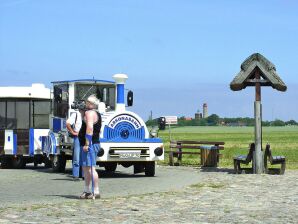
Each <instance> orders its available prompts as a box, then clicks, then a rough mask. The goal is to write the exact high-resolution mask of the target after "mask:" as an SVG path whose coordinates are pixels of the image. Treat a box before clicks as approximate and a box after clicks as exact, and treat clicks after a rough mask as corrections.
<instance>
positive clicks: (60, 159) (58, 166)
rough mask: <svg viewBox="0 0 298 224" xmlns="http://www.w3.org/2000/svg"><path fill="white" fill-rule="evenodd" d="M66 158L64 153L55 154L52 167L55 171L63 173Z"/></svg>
mask: <svg viewBox="0 0 298 224" xmlns="http://www.w3.org/2000/svg"><path fill="white" fill-rule="evenodd" d="M65 166H66V159H65V156H63V155H54V157H53V161H52V168H53V171H54V172H59V173H62V172H64V171H65Z"/></svg>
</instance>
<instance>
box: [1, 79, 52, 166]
mask: <svg viewBox="0 0 298 224" xmlns="http://www.w3.org/2000/svg"><path fill="white" fill-rule="evenodd" d="M50 113H51V91H50V89H49V88H46V87H45V86H44V85H43V84H32V86H29V87H0V163H1V167H2V168H12V167H13V168H23V167H25V165H26V163H32V162H34V164H35V166H36V165H37V164H40V163H45V164H46V166H50V165H51V162H50V161H49V160H48V159H47V157H44V156H43V152H42V136H45V135H47V134H48V132H49V130H50V129H49V118H50Z"/></svg>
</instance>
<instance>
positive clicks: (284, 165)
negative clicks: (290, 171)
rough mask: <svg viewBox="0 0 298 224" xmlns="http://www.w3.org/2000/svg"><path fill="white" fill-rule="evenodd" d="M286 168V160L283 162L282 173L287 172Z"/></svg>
mask: <svg viewBox="0 0 298 224" xmlns="http://www.w3.org/2000/svg"><path fill="white" fill-rule="evenodd" d="M285 170H286V161H284V162H283V163H282V164H281V168H280V175H283V174H285Z"/></svg>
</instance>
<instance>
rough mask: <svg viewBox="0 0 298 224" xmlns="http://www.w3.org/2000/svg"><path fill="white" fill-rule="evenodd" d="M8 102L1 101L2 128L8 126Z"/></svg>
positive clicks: (0, 118)
mask: <svg viewBox="0 0 298 224" xmlns="http://www.w3.org/2000/svg"><path fill="white" fill-rule="evenodd" d="M5 112H6V102H4V101H0V128H5V127H6V122H5V120H6V113H5Z"/></svg>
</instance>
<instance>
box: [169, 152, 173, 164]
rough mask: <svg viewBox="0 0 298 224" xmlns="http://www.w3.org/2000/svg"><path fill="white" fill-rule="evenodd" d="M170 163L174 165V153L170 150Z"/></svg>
mask: <svg viewBox="0 0 298 224" xmlns="http://www.w3.org/2000/svg"><path fill="white" fill-rule="evenodd" d="M169 165H170V166H174V153H173V152H169Z"/></svg>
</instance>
